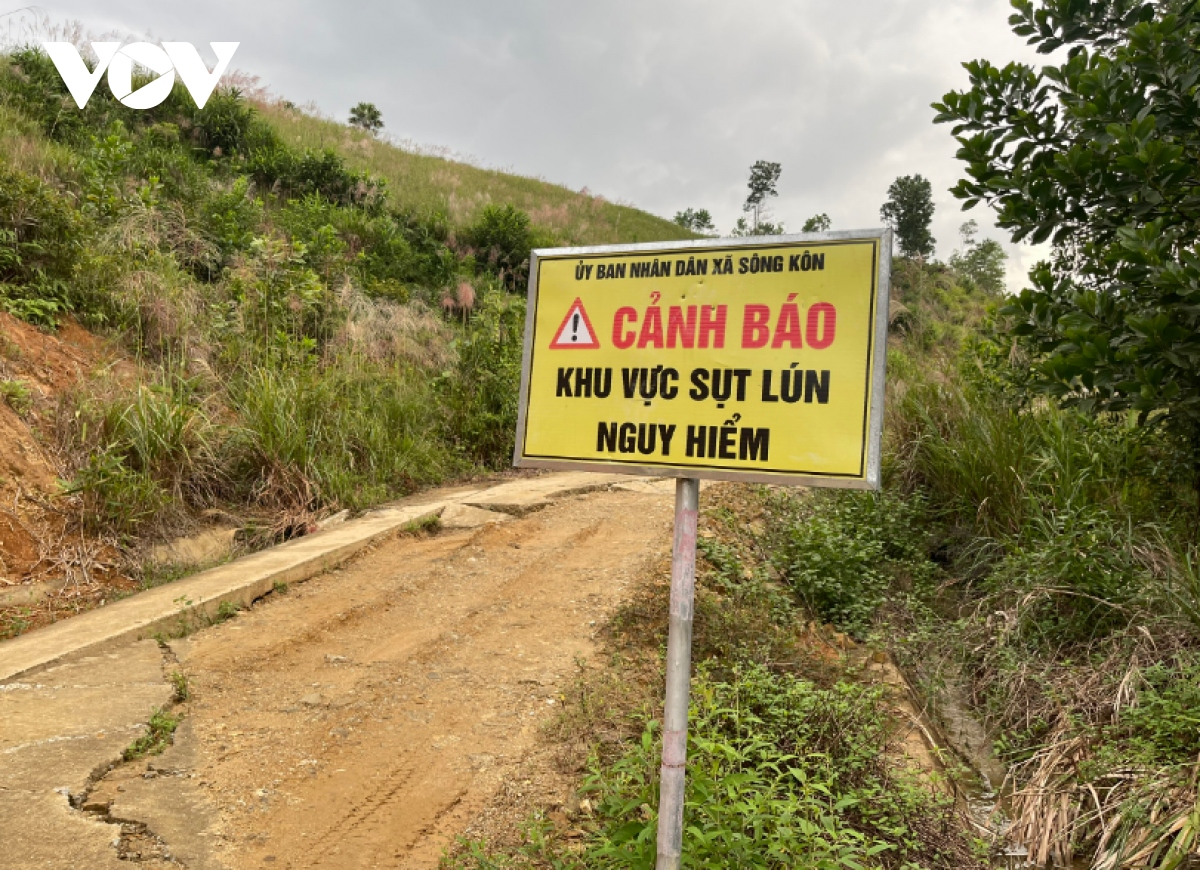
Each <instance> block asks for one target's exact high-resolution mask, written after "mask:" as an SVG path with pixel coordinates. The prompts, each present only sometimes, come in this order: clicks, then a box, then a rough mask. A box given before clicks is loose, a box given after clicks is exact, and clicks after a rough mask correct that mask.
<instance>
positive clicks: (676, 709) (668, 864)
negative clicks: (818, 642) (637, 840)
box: [656, 477, 700, 870]
mask: <svg viewBox="0 0 1200 870" xmlns="http://www.w3.org/2000/svg"><path fill="white" fill-rule="evenodd" d="M699 509H700V481H699V480H696V479H694V478H690V477H681V478H679V479H678V480H676V481H675V551H674V557H673V558H672V560H671V629H670V634H669V635H668V636H667V700H666V704H665V709H664V711H663V752H662V770H661V773H660V776H659V797H658V864H657V865H656V866H657V870H679V864H680V858H681V856H682V854H683V787H684V770H685V767H686V764H687V723H688V690H689V684H690V682H691V678H692V609H693V603H694V601H695V597H696V520H697V516H698V512H699Z"/></svg>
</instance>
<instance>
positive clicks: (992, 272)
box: [950, 220, 1008, 295]
mask: <svg viewBox="0 0 1200 870" xmlns="http://www.w3.org/2000/svg"><path fill="white" fill-rule="evenodd" d="M958 233H959V235H960V236H961V237H962V247H961V248H960V249H959V250H957V251H955V252H954V253H953V254H951V255H950V268H952V269H953V270H954V271H955V272H957V273H958V274H959V275H962V276H963V277H965V278H970V279H971V283H973V284H974V285H975V286H976V287H978V288H979V289H980V290H983V291H984V292H985V293H991V294H994V295H999V294H1001V293H1003V292H1004V264H1005V261H1006V260H1008V255H1007V254H1005V253H1004V248H1003V246H1001V244H1000V243H999V242H997V241H996V240H995V239H984V240H983V241H982V242H977V241H975V237H976V236H977V235H978V234H979V224H977V223H976V222H975V221H973V220H970V221H967V222H966V223H965V224H963V225H962V226H961V227H959V229H958Z"/></svg>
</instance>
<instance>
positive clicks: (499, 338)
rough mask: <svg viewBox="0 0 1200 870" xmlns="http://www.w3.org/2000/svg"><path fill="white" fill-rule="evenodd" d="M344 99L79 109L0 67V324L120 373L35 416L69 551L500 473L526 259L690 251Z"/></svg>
mask: <svg viewBox="0 0 1200 870" xmlns="http://www.w3.org/2000/svg"><path fill="white" fill-rule="evenodd" d="M363 106H365V107H367V108H363V107H358V108H359V109H361V111H360V112H359V114H360V115H362V117H363V118H364V119H366V120H364V121H363V122H362V123H358V125H357V126H356V127H354V128H351V127H347V126H345V125H342V124H337V123H334V122H332V121H327V120H323V119H320V118H316V117H313V116H311V115H308V114H305V113H303V112H300V111H298V110H295V109H293V108H288V107H287V106H286V105H285V104H284V103H279V104H260V105H253V104H251V103H250V102H249V101H247V100H246V99H244V98H243V97H242V96H241V95H240V94H239V93H238V92H237V91H236V90H224V91H218V92H217V93H215V94H214V95H213V96H212V97H211V98H210V100H209V101H208V102H207V104H206V105H205V106H204V108H203V109H197V108H196V107H195V105H194V104H193V103H192V101H191V99H190V98H189V97H188V95H187V94H186V92H185V91H184V90H183V88H182V85H177V86H176V91H175V92H174V93H173V94H172V96H171V97H170V98H169V99H168V100H167V101H166V102H164V103H163V104H162V105H160V106H158V107H157V108H155V109H152V110H149V111H133V110H129V109H127V108H125V107H124V106H122V105H121V104H120V103H118V102H117V101H116V100H115V99H113V98H112V96H111V94H110V93H109V92H108V91H107V89H105V88H103V87H101V88H98V89H97V90H96V92H95V93H94V94H93V96H92V98H91V100H90V102H89V103H88V105H87V107H86V108H85V109H83V110H80V109H78V108H77V107H76V106H75V104H74V103H73V101H72V100H71V99H70V97H69V96H68V95H67V92H66V90H65V86H64V85H63V84H62V81H61V79H60V77H59V76H58V74H57V72H56V70H55V69H54V66H53V64H52V63H51V61H50V60H49V59H48V58H47V57H46V56H45V55H44V54H43V53H42V52H41V51H40V50H38V49H25V48H21V49H14V50H11V51H10V52H9V53H8V54H6V55H3V56H0V308H2V309H3V310H5V311H7V312H9V313H10V314H12V315H14V316H16V317H18V318H20V319H23V320H26V321H29V322H31V323H34V324H37V325H38V326H40V327H42V328H44V329H47V330H54V329H55V328H56V327H58V326H59V325H60V324H61V323H63V322H64V321H65V320H66V319H68V318H70V319H75V320H78V321H79V322H81V323H83V324H84V325H86V326H87V327H89V328H90V329H92V330H94V331H97V332H99V333H101V334H105V335H108V336H111V337H113V338H114V339H115V341H116V342H117V343H118V344H119V345H120V346H121V347H122V348H123V349H124V351H125V352H126V353H127V354H128V356H129V357H130V358H131V359H132V360H133V361H134V362H135V363H136V366H135V367H133V368H127V367H119V368H116V369H112V370H110V372H109V373H108V374H107V375H99V376H97V377H96V378H95V379H93V380H91V381H89V382H86V383H83V384H81V385H80V386H79V388H78V389H77V391H76V392H75V393H74V394H72V395H69V396H65V397H61V398H60V401H59V405H60V406H59V407H57V408H55V409H54V411H53V414H52V415H50V416H52V421H53V422H52V426H51V428H52V429H53V431H52V432H50V433H48V435H47V436H46V437H47V439H48V440H50V441H52V447H53V450H54V452H55V453H56V455H57V456H58V458H59V460H60V465H61V468H60V476H61V477H62V478H63V480H64V482H65V486H66V492H67V495H68V496H69V497H70V498H69V499H68V501H67V502H64V504H69V505H73V507H72V508H71V509H72V511H73V512H74V514H75V516H76V517H77V518H78V522H79V523H80V524H82V525H83V526H85V527H86V529H87V531H88V532H89V533H90V534H94V535H98V536H102V537H106V538H108V539H110V540H112V541H113V542H114V543H115V544H117V545H118V546H119V547H121V548H125V549H130V548H133V547H136V546H138V545H139V544H140V542H143V541H147V540H153V539H160V538H163V537H166V536H169V535H170V534H172V533H173V532H176V531H177V530H179V529H182V528H186V526H187V524H188V520H189V517H193V516H196V515H197V514H198V513H200V512H203V511H210V512H213V511H223V512H228V513H231V514H232V515H235V516H239V517H241V518H242V519H243V520H246V521H247V522H250V523H251V524H252V525H254V526H256V527H258V528H266V529H268V530H269V531H270V534H267V535H265V536H260V537H262V538H263V540H270V539H272V538H273V539H275V540H278V539H279V537H286V536H288V535H289V534H291V533H294V532H295V531H296V530H303V529H304V528H306V527H307V526H308V525H309V524H310V523H311V522H312V521H313V520H315V519H317V518H319V516H320V515H322V514H324V513H328V512H331V511H334V510H337V509H341V508H350V509H361V508H364V507H367V506H369V505H372V504H375V503H378V502H380V501H382V500H385V499H388V498H394V497H396V496H399V495H402V494H404V493H406V492H410V491H412V490H414V489H415V488H418V487H422V486H427V485H430V484H433V483H437V482H439V481H442V480H446V479H449V478H454V477H459V476H464V475H471V474H475V473H478V472H480V471H485V470H487V469H499V468H503V467H505V466H506V465H507V462H508V459H509V456H510V454H511V441H512V431H513V427H514V425H515V415H516V400H517V380H518V378H517V374H518V371H519V365H520V347H521V340H522V331H523V327H524V299H523V292H524V281H525V277H526V275H525V273H526V271H527V268H528V266H527V263H528V259H529V251H530V249H531V248H532V247H534V246H537V245H553V244H563V243H570V242H586V241H594V240H597V239H602V240H604V241H617V240H624V241H631V240H634V239H638V238H642V239H647V238H664V237H671V236H675V237H679V236H686V235H688V233H687V232H686V231H684V230H682V229H681V228H680V227H678V226H677V225H675V224H672V223H670V222H668V221H664V220H659V219H657V218H653V217H651V216H649V215H646V214H644V213H641V212H638V211H636V210H635V209H631V208H625V207H621V206H615V205H611V204H607V203H604V202H603V201H602V200H601V199H599V198H597V197H591V196H582V195H579V194H575V193H573V192H571V191H567V190H565V189H563V188H558V187H554V186H553V185H549V184H546V183H544V182H539V181H535V180H532V179H521V178H515V177H512V176H506V175H503V174H502V173H498V172H489V171H485V170H481V169H477V168H475V167H472V166H468V165H465V164H459V163H454V162H451V161H447V160H444V159H441V158H438V157H434V156H428V155H422V154H417V153H412V152H408V151H403V150H401V149H399V148H396V147H394V146H392V145H389V144H386V143H385V142H382V141H380V140H378V139H377V138H376V137H375V135H374V134H375V132H376V129H377V128H376V127H374V126H372V125H370V124H366V121H369V120H370V117H371V116H370V113H369V112H368V111H367V109H369V108H371V107H370V106H369V104H363ZM364 113H365V114H364ZM356 117H357V116H356ZM360 120H361V119H360ZM356 123H357V122H356ZM364 124H366V126H365V127H364ZM622 224H623V225H624V226H622ZM0 392H3V394H4V395H3V398H4V401H5V402H6V403H7V404H8V405H9V406H10V407H11V408H13V409H14V410H15V411H17V412H18V413H24V411H25V410H26V409H27V407H28V404H29V397H28V395H27V393H26V392H25V391H23V388H22V385H21V384H20V383H16V382H11V383H9V382H6V385H5V386H4V389H3V390H2V391H0Z"/></svg>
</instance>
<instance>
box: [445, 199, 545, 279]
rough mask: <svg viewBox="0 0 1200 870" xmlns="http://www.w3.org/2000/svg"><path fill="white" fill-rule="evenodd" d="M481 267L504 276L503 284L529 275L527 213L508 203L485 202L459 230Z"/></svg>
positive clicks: (529, 239) (530, 234)
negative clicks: (478, 212)
mask: <svg viewBox="0 0 1200 870" xmlns="http://www.w3.org/2000/svg"><path fill="white" fill-rule="evenodd" d="M462 237H463V241H465V242H466V243H467V244H468V245H470V246H471V247H472V248H474V249H475V251H476V254H475V259H476V262H477V263H479V264H480V265H481V266H483V267H484V268H486V269H488V270H489V271H491V272H494V273H495V274H498V275H503V276H504V281H505V286H507V287H510V288H515V287H519V286H520V285H521V283H522V282H524V281H525V279H526V278H528V276H529V254H530V251H531V250H532V248H533V232H532V230H531V229H530V225H529V215H527V214H525V212H523V211H521V210H520V209H519V208H516V207H515V206H512V205H486V206H484V208H483V211H482V212H480V214H479V217H477V218H476V219H475V222H474V223H473V224H471V225H470V226H469V227H467V228H466V229H465V230H464V231H463V234H462Z"/></svg>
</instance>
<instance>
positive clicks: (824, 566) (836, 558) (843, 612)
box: [775, 493, 934, 637]
mask: <svg viewBox="0 0 1200 870" xmlns="http://www.w3.org/2000/svg"><path fill="white" fill-rule="evenodd" d="M923 519H924V505H923V503H922V501H921V500H920V499H909V500H903V499H899V498H895V497H889V496H882V495H870V494H860V493H827V494H823V495H821V496H814V497H813V498H811V499H810V500H809V501H807V502H805V503H803V504H802V505H801V507H800V508H799V510H798V511H796V513H795V514H794V515H793V516H791V517H789V518H788V519H787V520H786V526H785V530H784V533H783V540H782V541H781V542H780V548H779V550H778V551H777V554H776V556H775V560H776V565H777V567H778V569H779V571H780V573H781V574H782V575H783V577H784V578H785V579H786V580H787V582H788V583H789V584H791V585H792V586H793V587H794V588H795V589H796V591H797V592H798V593H799V594H800V597H801V598H802V599H803V600H804V602H805V604H806V605H807V606H808V607H809V609H810V610H811V611H812V612H813V614H815V615H816V616H818V617H819V618H820V619H822V620H824V621H827V622H831V623H833V624H834V625H836V626H837V627H838V628H840V629H842V630H843V631H847V632H849V633H851V634H853V635H855V636H856V637H863V636H865V635H866V634H867V632H868V630H869V629H870V626H871V622H872V620H873V619H874V616H875V612H876V611H877V610H878V609H879V606H880V605H881V604H883V602H884V599H885V597H886V595H887V592H888V590H889V589H890V588H893V587H896V588H899V589H903V590H905V591H910V590H912V589H913V588H914V586H916V585H921V584H924V583H925V582H926V581H927V580H928V579H929V578H930V577H931V576H932V572H933V570H934V566H933V565H932V563H930V562H929V560H928V556H927V554H926V551H925V548H924V547H923V546H922V543H923V541H922V538H921V536H920V534H919V532H917V533H916V534H914V532H915V531H916V530H919V529H920V528H921V523H922V521H923Z"/></svg>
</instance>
